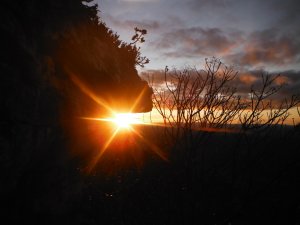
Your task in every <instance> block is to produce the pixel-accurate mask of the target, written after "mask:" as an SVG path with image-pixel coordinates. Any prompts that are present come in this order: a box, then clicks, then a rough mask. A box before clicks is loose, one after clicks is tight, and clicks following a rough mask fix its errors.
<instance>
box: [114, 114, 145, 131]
mask: <svg viewBox="0 0 300 225" xmlns="http://www.w3.org/2000/svg"><path fill="white" fill-rule="evenodd" d="M112 121H113V122H114V123H115V124H116V125H117V126H118V128H127V129H129V128H131V125H132V124H139V123H141V121H139V120H138V119H137V118H136V117H135V115H134V114H133V113H116V114H115V117H114V118H113V119H112Z"/></svg>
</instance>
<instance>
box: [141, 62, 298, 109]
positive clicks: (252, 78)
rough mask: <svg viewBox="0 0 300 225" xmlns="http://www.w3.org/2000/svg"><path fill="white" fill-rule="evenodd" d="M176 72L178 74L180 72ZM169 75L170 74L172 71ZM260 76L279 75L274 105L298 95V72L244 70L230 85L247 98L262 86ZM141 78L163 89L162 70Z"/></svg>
mask: <svg viewBox="0 0 300 225" xmlns="http://www.w3.org/2000/svg"><path fill="white" fill-rule="evenodd" d="M188 69H190V73H189V74H190V76H196V73H195V70H194V69H193V68H188ZM199 71H200V70H199ZM199 71H198V72H199ZM177 72H180V70H178V71H177ZM169 73H170V74H172V71H170V72H169ZM262 75H264V76H267V75H268V76H277V75H279V77H278V78H277V79H276V80H275V81H274V83H273V86H274V87H276V86H277V87H279V86H281V89H280V90H279V92H278V93H276V94H275V95H274V96H272V97H271V99H272V100H274V103H276V102H277V103H278V102H279V101H282V100H284V99H289V98H290V97H291V96H292V95H300V71H293V70H287V71H277V72H272V73H271V72H268V71H265V70H245V71H241V72H239V73H238V74H237V76H236V78H235V79H234V80H232V81H230V85H231V87H234V88H236V89H237V92H238V94H239V95H241V96H242V97H248V94H249V92H250V90H251V88H253V89H254V90H260V88H261V86H262ZM141 77H142V78H143V79H145V80H148V81H150V84H152V85H153V86H154V87H156V88H160V87H162V88H163V87H165V86H164V83H165V73H164V71H163V70H149V71H144V72H143V73H141Z"/></svg>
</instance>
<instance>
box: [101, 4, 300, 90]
mask: <svg viewBox="0 0 300 225" xmlns="http://www.w3.org/2000/svg"><path fill="white" fill-rule="evenodd" d="M97 1H98V4H99V7H100V10H101V12H100V16H101V18H102V19H103V20H104V21H105V23H107V25H108V26H109V27H111V28H112V29H113V30H114V31H115V32H117V33H118V34H119V35H120V37H121V39H123V40H125V41H130V38H131V37H132V35H133V28H134V27H139V28H143V29H147V31H148V34H147V35H146V42H145V43H144V44H143V45H142V46H141V51H142V54H143V55H145V56H147V57H148V58H149V59H150V63H149V64H148V65H146V67H145V68H144V69H143V70H141V69H140V70H141V71H150V72H151V73H154V72H155V73H156V74H159V73H160V71H161V70H163V69H164V67H165V66H169V67H173V66H176V67H177V68H183V67H185V66H196V67H197V68H199V69H201V67H202V66H203V63H204V59H205V58H207V57H212V56H215V57H218V58H220V59H221V60H222V61H223V62H225V63H226V64H227V65H233V66H234V67H235V68H236V70H238V71H239V75H240V76H241V78H240V82H241V85H242V86H243V85H246V83H247V84H250V83H251V82H252V83H253V82H255V81H256V80H255V77H257V76H258V74H261V71H264V72H266V73H274V74H279V73H280V74H281V75H282V76H283V77H285V78H284V79H285V80H286V81H289V82H287V83H289V84H290V85H291V86H290V87H289V90H297V89H298V90H299V89H300V72H299V71H300V29H299V27H300V22H299V21H300V14H299V11H300V4H298V1H297V0H287V1H281V0H265V1H259V0H253V1H245V0H244V1H238V0H210V1H209V0H203V1H198V0H185V1H182V0H164V1H162V0H161V1H159V0H97ZM97 1H96V2H97ZM157 78H158V79H160V78H159V75H157ZM281 79H283V78H281ZM291 81H293V82H291Z"/></svg>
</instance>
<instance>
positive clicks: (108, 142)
mask: <svg viewBox="0 0 300 225" xmlns="http://www.w3.org/2000/svg"><path fill="white" fill-rule="evenodd" d="M118 132H119V128H117V129H115V131H114V133H113V134H112V135H111V137H110V138H109V139H108V140H107V141H106V142H105V144H104V145H103V147H102V148H101V149H100V151H99V154H98V155H97V156H96V157H95V158H94V159H93V160H92V162H91V163H90V164H89V166H88V167H87V172H88V173H90V172H91V171H92V170H93V169H94V167H95V166H96V164H97V162H98V161H99V160H100V158H101V157H102V156H103V154H104V153H105V151H106V150H107V148H108V147H109V145H110V144H111V143H112V141H113V140H114V138H115V136H116V135H117V133H118Z"/></svg>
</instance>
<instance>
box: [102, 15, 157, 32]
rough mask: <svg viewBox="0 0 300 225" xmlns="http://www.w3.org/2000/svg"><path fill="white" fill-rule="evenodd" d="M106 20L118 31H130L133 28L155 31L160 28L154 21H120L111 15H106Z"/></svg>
mask: <svg viewBox="0 0 300 225" xmlns="http://www.w3.org/2000/svg"><path fill="white" fill-rule="evenodd" d="M107 19H108V20H109V21H110V22H111V23H112V25H113V26H114V27H117V28H119V29H131V30H133V28H134V27H138V28H143V29H147V30H156V29H158V28H159V27H160V23H159V22H158V21H156V20H121V19H116V18H115V17H113V16H111V15H107Z"/></svg>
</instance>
